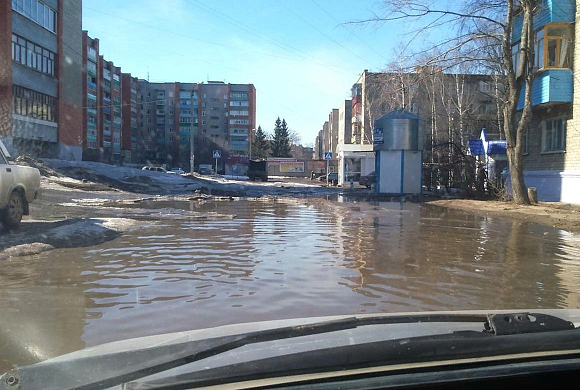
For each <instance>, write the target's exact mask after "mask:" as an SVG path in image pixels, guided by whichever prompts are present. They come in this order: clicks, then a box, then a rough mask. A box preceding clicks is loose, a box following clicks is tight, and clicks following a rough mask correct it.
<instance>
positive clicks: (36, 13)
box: [12, 0, 56, 33]
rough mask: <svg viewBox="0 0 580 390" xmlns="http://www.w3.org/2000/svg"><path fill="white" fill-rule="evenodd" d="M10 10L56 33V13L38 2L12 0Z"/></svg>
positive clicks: (34, 0) (35, 0) (36, 0)
mask: <svg viewBox="0 0 580 390" xmlns="http://www.w3.org/2000/svg"><path fill="white" fill-rule="evenodd" d="M12 9H13V10H14V11H16V12H18V13H20V14H22V15H24V16H25V17H27V18H28V19H30V20H32V21H34V22H36V23H37V24H39V25H41V26H42V27H44V28H45V29H47V30H49V31H51V32H53V33H56V11H55V10H53V9H52V8H50V7H49V6H47V5H46V4H44V3H43V2H42V1H38V0H12Z"/></svg>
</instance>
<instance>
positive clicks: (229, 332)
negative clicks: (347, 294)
mask: <svg viewBox="0 0 580 390" xmlns="http://www.w3.org/2000/svg"><path fill="white" fill-rule="evenodd" d="M523 312H533V313H542V314H548V315H552V316H556V317H559V318H562V319H564V320H567V321H570V322H572V323H574V325H575V326H576V327H578V326H580V309H578V310H501V311H460V312H458V311H453V312H428V313H425V312H422V313H393V314H372V315H370V314H369V315H357V316H355V317H356V318H365V317H381V318H382V317H385V318H388V317H390V316H401V315H410V316H412V315H425V314H429V315H436V314H441V315H445V314H452V315H457V314H462V315H490V314H500V313H523ZM346 318H353V316H332V317H315V318H299V319H288V320H278V321H267V322H253V323H242V324H234V325H226V326H220V327H216V328H209V329H200V330H191V331H185V332H176V333H169V334H160V335H155V336H148V337H140V338H134V339H127V340H122V341H116V342H111V343H107V344H103V345H99V346H95V347H90V348H86V349H83V350H80V351H76V352H73V353H69V354H66V355H63V356H60V357H57V358H54V359H50V360H47V361H44V362H41V363H38V364H36V365H35V366H42V365H50V364H54V363H66V362H69V361H74V360H77V359H84V358H89V357H96V356H106V355H111V354H117V353H122V352H129V351H135V350H143V349H149V348H156V347H159V346H171V345H172V344H182V343H187V342H192V341H198V340H207V339H213V338H218V337H224V336H233V335H239V334H243V333H248V332H255V331H263V330H268V329H276V328H280V327H288V326H299V325H305V324H312V323H319V322H325V321H333V320H341V319H346ZM461 331H478V332H481V331H482V324H481V323H476V322H436V323H433V322H416V323H399V324H388V325H370V326H364V327H360V328H353V329H347V330H339V331H334V332H329V333H322V334H316V335H309V336H304V337H298V338H289V339H281V340H273V341H268V342H261V343H257V344H253V345H244V346H242V347H240V348H237V349H234V350H231V351H228V352H227V353H222V354H218V355H215V356H211V357H208V358H205V359H203V360H199V361H196V362H193V363H189V364H185V365H182V366H179V367H176V368H172V369H169V370H167V371H164V372H161V373H158V374H153V375H150V376H148V377H145V378H142V379H140V380H139V381H138V382H141V381H151V380H160V379H161V380H162V379H163V378H171V377H174V376H178V375H182V374H186V373H190V372H197V371H203V370H208V369H212V368H219V367H224V366H229V365H231V364H239V363H244V362H251V361H254V360H258V359H267V358H271V357H277V356H281V355H284V354H293V353H300V352H306V351H312V350H318V349H323V348H333V347H340V346H348V345H356V344H363V343H372V342H376V341H383V340H405V339H408V338H412V337H419V336H431V335H445V334H451V333H452V332H461ZM115 388H119V387H115Z"/></svg>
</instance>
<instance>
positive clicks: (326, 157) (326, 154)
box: [324, 152, 332, 160]
mask: <svg viewBox="0 0 580 390" xmlns="http://www.w3.org/2000/svg"><path fill="white" fill-rule="evenodd" d="M324 159H325V160H332V152H324Z"/></svg>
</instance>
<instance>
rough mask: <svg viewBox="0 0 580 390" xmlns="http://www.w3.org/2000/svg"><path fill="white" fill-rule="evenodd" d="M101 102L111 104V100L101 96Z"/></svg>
mask: <svg viewBox="0 0 580 390" xmlns="http://www.w3.org/2000/svg"><path fill="white" fill-rule="evenodd" d="M103 101H104V102H105V103H106V104H111V98H108V97H105V96H103Z"/></svg>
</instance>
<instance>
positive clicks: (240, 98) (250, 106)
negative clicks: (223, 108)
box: [204, 83, 257, 155]
mask: <svg viewBox="0 0 580 390" xmlns="http://www.w3.org/2000/svg"><path fill="white" fill-rule="evenodd" d="M210 86H211V84H209V83H208V84H204V89H205V88H206V87H207V88H210ZM228 86H229V91H228V96H229V99H228V100H229V101H227V102H224V103H226V105H228V106H229V112H228V115H227V118H228V119H229V123H228V134H229V139H228V142H229V151H230V153H232V154H238V155H247V154H249V150H250V142H251V140H252V139H253V137H254V130H255V129H256V127H257V126H256V88H255V87H254V86H253V85H252V84H228ZM225 131H226V129H224V133H225Z"/></svg>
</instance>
